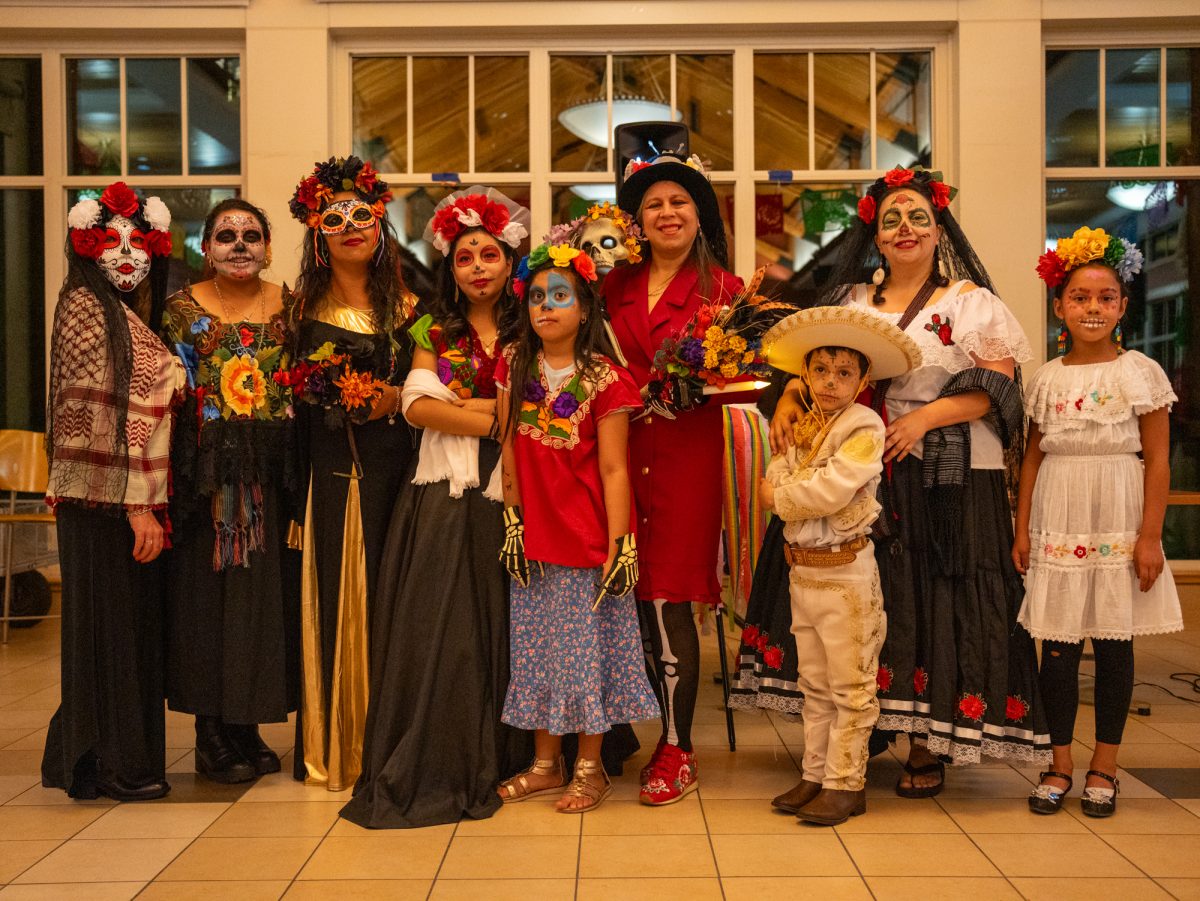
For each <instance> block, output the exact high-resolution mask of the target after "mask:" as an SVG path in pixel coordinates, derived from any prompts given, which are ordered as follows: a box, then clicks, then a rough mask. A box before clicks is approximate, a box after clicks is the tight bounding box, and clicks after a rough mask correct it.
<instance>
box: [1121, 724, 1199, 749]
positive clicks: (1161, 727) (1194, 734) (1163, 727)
mask: <svg viewBox="0 0 1200 901" xmlns="http://www.w3.org/2000/svg"><path fill="white" fill-rule="evenodd" d="M1154 729H1155V731H1156V732H1158V733H1159V734H1161V735H1165V736H1166V737H1168V738H1170V739H1172V740H1173V741H1181V742H1183V743H1184V744H1189V745H1194V744H1200V723H1167V722H1163V723H1156V724H1155V725H1154ZM1125 730H1126V732H1128V731H1129V724H1128V723H1127V724H1126V725H1125ZM1121 740H1122V741H1125V740H1126V739H1125V736H1124V735H1122V736H1121Z"/></svg>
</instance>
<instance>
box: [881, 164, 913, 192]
mask: <svg viewBox="0 0 1200 901" xmlns="http://www.w3.org/2000/svg"><path fill="white" fill-rule="evenodd" d="M912 180H913V171H912V169H902V168H901V167H900V166H897V167H896V168H895V169H892V170H891V171H890V172H885V173H884V176H883V183H884V184H885V185H887V186H888V187H889V188H898V187H900V186H901V185H906V184H908V183H909V182H910V181H912Z"/></svg>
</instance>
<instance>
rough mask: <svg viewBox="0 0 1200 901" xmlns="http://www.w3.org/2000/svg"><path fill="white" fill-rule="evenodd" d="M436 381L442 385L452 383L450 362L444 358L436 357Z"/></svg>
mask: <svg viewBox="0 0 1200 901" xmlns="http://www.w3.org/2000/svg"><path fill="white" fill-rule="evenodd" d="M437 375H438V380H439V381H440V382H441V383H442V384H443V385H449V384H450V383H451V382H452V381H454V367H453V366H451V365H450V361H449V360H447V359H446V358H445V357H438V361H437Z"/></svg>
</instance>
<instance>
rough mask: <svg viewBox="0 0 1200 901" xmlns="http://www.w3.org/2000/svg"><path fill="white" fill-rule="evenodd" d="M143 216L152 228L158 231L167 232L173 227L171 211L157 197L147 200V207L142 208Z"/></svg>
mask: <svg viewBox="0 0 1200 901" xmlns="http://www.w3.org/2000/svg"><path fill="white" fill-rule="evenodd" d="M142 215H143V216H145V217H146V221H147V222H149V223H150V227H151V228H154V229H157V230H158V231H160V232H165V231H166V230H167V229H169V228H170V227H171V211H170V210H169V209H167V205H166V204H165V203H163V202H162V201H161V200H159V199H158V198H157V197H147V198H146V205H145V206H144V207H143V208H142Z"/></svg>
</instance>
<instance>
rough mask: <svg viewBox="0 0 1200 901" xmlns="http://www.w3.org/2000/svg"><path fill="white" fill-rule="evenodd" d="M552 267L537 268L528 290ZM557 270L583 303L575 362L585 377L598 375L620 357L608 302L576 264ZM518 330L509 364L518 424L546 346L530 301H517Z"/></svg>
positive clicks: (512, 419)
mask: <svg viewBox="0 0 1200 901" xmlns="http://www.w3.org/2000/svg"><path fill="white" fill-rule="evenodd" d="M549 268H550V267H544V268H541V269H537V270H535V271H534V272H533V273H531V274H530V276H529V278H528V279H527V281H526V289H525V290H526V291H529V290H530V288H531V287H532V285H533V280H534V278H536V277H537V275H538V274H539V273H541V272H546V271H548V269H549ZM553 271H554V272H556V273H558V274H559V275H563V276H565V277H566V278H567V279H569V280H570V282H571V284H572V285H573V286H574V287H575V299H576V302H577V303H578V304H579V307H580V313H581V316H582V319H581V321H580V323H579V331H578V332H576V333H575V364H576V365H577V366H579V367H580V369H581V370H582V372H583V377H584V378H585V379H595V378H596V377H597V376H598V375H599V371H600V366H601V361H600V360H599V357H601V356H605V357H608V358H609V360H614V359H616V356H617V354H616V351H615V350H614V348H613V346H612V342H611V341H609V338H608V331H607V330H606V329H605V327H604V304H603V301H602V300H601V298H600V292H599V291H597V290H596V289H595V288H594V287H593V285H594V284H595V283H593V282H589V281H587V280H586V279H584V278H583V277H582V276H581V275H580V274H579V273H578V272H576V271H575V268H574V267H573V266H566V267H563V268H554V269H553ZM517 307H518V309H517V334H516V338H515V340H514V341H513V342H512V344H511V345H510V347H511V356H510V357H509V367H508V416H509V419H508V422H509V426H510V427H515V425H516V422H517V416H518V414H519V413H520V412H521V404H522V403H523V402H524V400H525V386H526V383H527V382H528V381H529V379H530V378H533V377H534V376H535V374H536V372H537V369H536V366H537V355H538V352H539V351H541V349H542V339H541V338H539V337H538V334H537V332H535V331H534V330H533V322H532V321H531V320H530V318H529V304H528V303H525V302H520V303H518V305H517Z"/></svg>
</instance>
